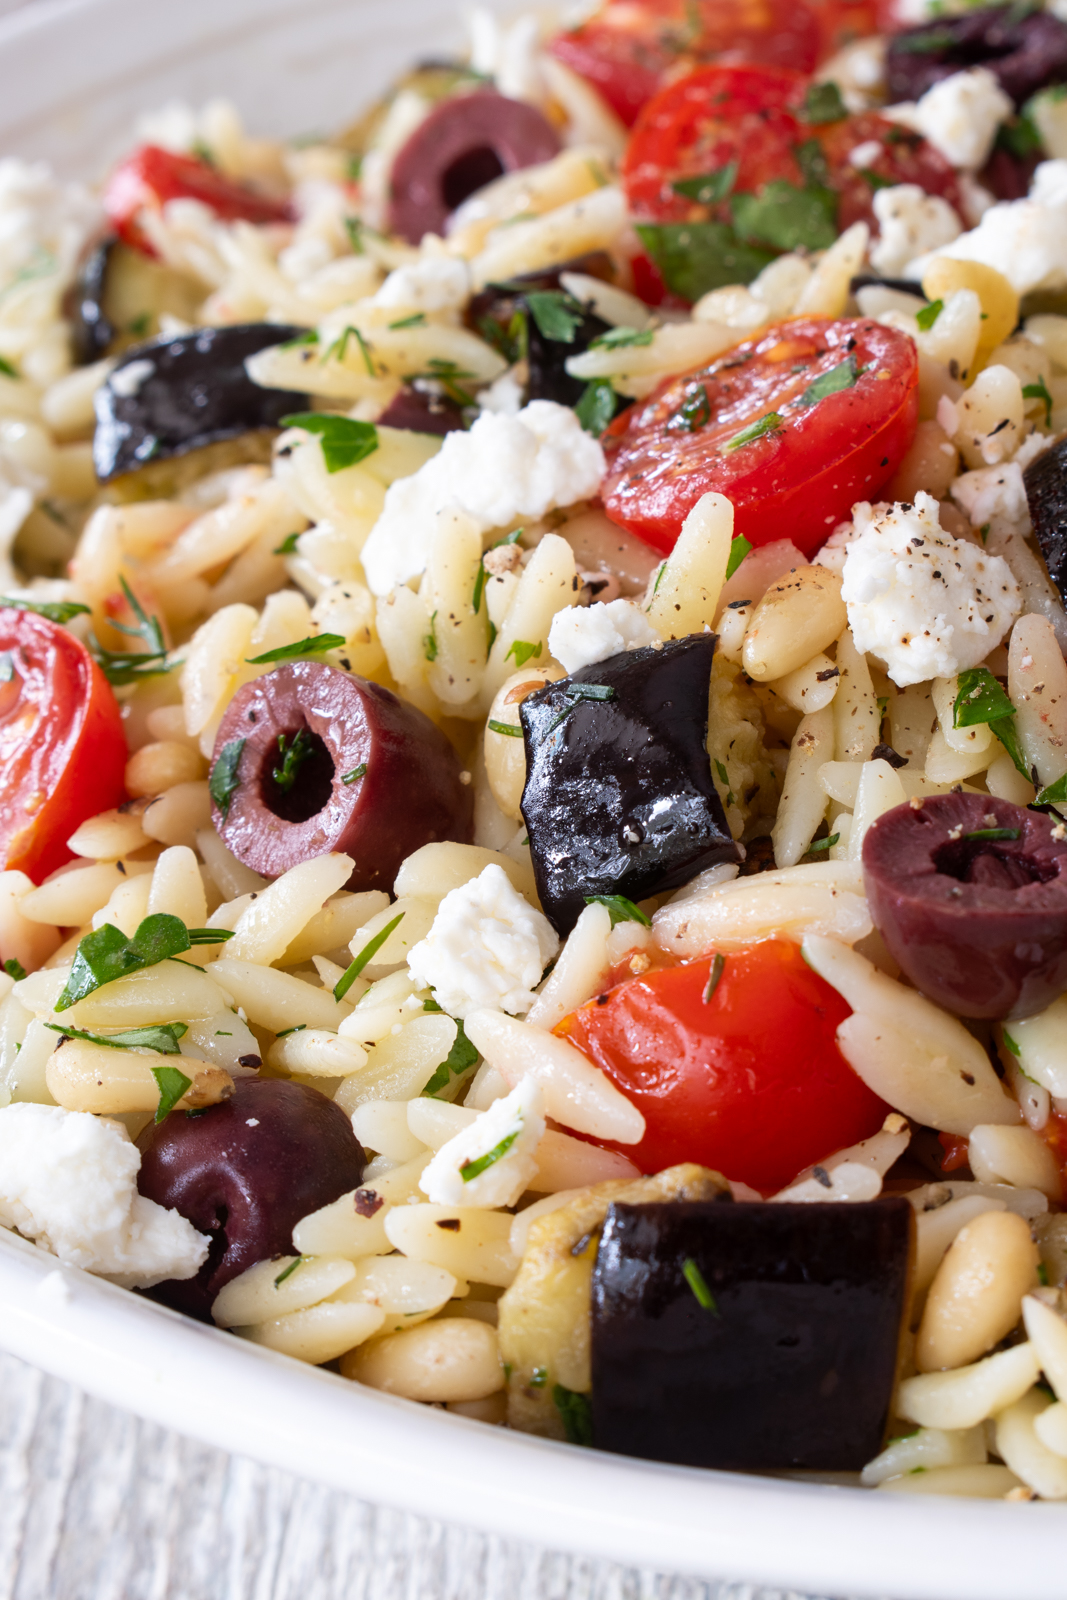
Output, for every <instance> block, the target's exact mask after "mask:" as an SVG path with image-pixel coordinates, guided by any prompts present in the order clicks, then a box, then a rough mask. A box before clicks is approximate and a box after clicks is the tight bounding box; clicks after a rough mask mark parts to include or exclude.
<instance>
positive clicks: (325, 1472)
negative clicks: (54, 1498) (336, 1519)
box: [0, 0, 1067, 1600]
mask: <svg viewBox="0 0 1067 1600" xmlns="http://www.w3.org/2000/svg"><path fill="white" fill-rule="evenodd" d="M458 9H459V0H300V3H299V4H296V5H294V4H293V3H292V0H182V3H181V5H180V6H174V5H170V4H166V3H164V0H40V3H38V4H35V5H33V6H32V7H30V8H29V9H28V10H26V11H22V12H16V13H15V14H14V15H12V16H9V17H7V18H6V19H4V20H2V21H0V81H2V82H3V85H4V93H3V96H2V97H0V152H2V153H3V154H18V155H23V156H28V157H33V156H43V157H46V158H48V159H49V160H51V161H53V162H54V163H55V164H56V166H57V167H58V168H59V169H60V170H61V171H63V172H65V173H69V174H71V175H81V176H87V177H95V176H97V175H98V174H99V173H100V171H101V170H102V168H103V166H104V165H105V163H106V161H107V160H108V159H109V158H110V157H111V156H113V155H114V154H116V153H117V152H118V151H120V150H121V149H122V148H123V147H124V145H125V144H126V143H127V142H128V138H129V127H130V123H131V120H132V118H133V117H134V116H135V115H136V114H137V113H138V112H139V111H144V110H148V109H151V108H153V107H157V106H159V105H161V104H162V103H163V102H165V101H166V100H168V99H170V98H172V97H181V98H184V99H187V100H189V101H192V102H194V103H195V102H200V101H202V100H204V99H207V98H209V97H210V96H212V95H217V94H225V95H227V96H229V97H230V98H231V99H233V100H234V101H235V102H236V103H237V105H238V107H239V108H240V110H241V111H242V113H243V114H244V115H245V117H246V119H247V121H248V122H249V124H250V126H251V128H252V130H253V131H258V132H268V133H278V134H296V133H303V132H307V131H309V130H313V129H325V128H330V127H331V126H336V125H338V124H340V123H342V122H344V121H345V120H347V119H349V118H350V117H351V116H352V115H353V114H354V113H355V112H356V111H357V110H358V109H359V107H360V105H361V104H362V103H364V102H365V101H366V100H367V99H368V98H369V97H370V96H372V95H373V94H374V92H375V90H376V88H377V87H378V86H379V85H380V84H383V83H385V82H386V81H388V78H389V76H390V74H391V73H392V72H394V71H395V70H396V69H397V68H399V67H401V66H402V65H404V64H405V62H407V61H408V60H410V58H411V57H412V56H413V55H419V56H426V55H429V54H432V53H433V52H435V51H437V52H440V51H442V50H447V49H448V48H449V46H452V47H454V46H455V45H456V43H457V42H458V37H459V26H458V21H457V13H458ZM0 1345H2V1346H3V1347H4V1348H5V1349H7V1350H9V1351H11V1352H12V1353H13V1354H14V1355H16V1356H21V1357H22V1358H23V1360H25V1361H29V1362H32V1363H34V1364H35V1365H36V1366H39V1367H43V1368H44V1369H45V1370H46V1371H48V1372H51V1373H54V1374H55V1375H56V1376H57V1377H61V1378H65V1379H67V1380H68V1381H70V1382H71V1383H74V1384H77V1385H78V1386H79V1387H81V1388H83V1389H87V1390H89V1391H90V1393H92V1394H95V1395H98V1396H100V1398H102V1399H104V1400H107V1401H110V1402H112V1403H113V1404H116V1405H120V1406H125V1407H127V1408H129V1409H130V1410H133V1411H136V1412H138V1413H139V1414H140V1415H141V1416H144V1417H147V1418H149V1419H150V1420H152V1421H154V1422H159V1423H162V1424H164V1425H165V1426H169V1427H172V1428H177V1429H179V1430H180V1431H182V1432H184V1433H188V1434H193V1435H195V1436H196V1437H197V1438H200V1439H203V1440H206V1441H207V1442H209V1443H211V1444H214V1445H218V1446H220V1447H221V1448H223V1449H226V1450H232V1451H236V1452H238V1453H239V1454H241V1455H247V1456H252V1457H254V1458H255V1459H257V1460H259V1461H263V1462H266V1463H268V1464H270V1465H272V1466H277V1467H281V1468H284V1469H285V1470H287V1471H290V1472H296V1473H300V1474H303V1475H304V1476H306V1477H309V1478H313V1479H317V1480H319V1481H321V1482H323V1483H327V1484H330V1485H331V1486H333V1487H335V1488H340V1489H346V1490H350V1491H351V1492H353V1493H354V1494H357V1495H360V1496H362V1497H364V1498H368V1499H371V1500H375V1501H378V1502H385V1503H388V1504H390V1505H393V1506H398V1507H401V1508H404V1509H406V1510H411V1511H415V1512H419V1513H421V1514H423V1515H425V1516H432V1517H440V1518H445V1519H450V1520H454V1521H457V1522H464V1523H473V1524H476V1525H477V1526H479V1527H481V1528H485V1529H489V1530H492V1531H494V1532H498V1533H501V1534H504V1535H508V1536H512V1537H517V1538H524V1539H532V1540H536V1541H537V1542H539V1543H547V1544H550V1545H558V1546H566V1547H568V1548H571V1549H574V1550H581V1551H583V1552H586V1553H588V1554H592V1555H598V1556H605V1557H608V1558H610V1559H611V1560H613V1561H617V1562H623V1563H632V1564H634V1565H637V1566H643V1567H651V1568H655V1569H657V1570H660V1571H663V1570H674V1571H680V1572H687V1573H694V1574H697V1573H699V1574H701V1575H702V1576H706V1577H709V1578H741V1579H749V1580H754V1581H756V1582H762V1583H768V1584H773V1585H780V1586H782V1587H785V1588H790V1589H794V1588H800V1589H806V1590H812V1591H816V1590H817V1591H818V1592H820V1593H829V1594H838V1595H841V1594H846V1593H847V1594H850V1595H855V1596H875V1595H883V1596H884V1595H887V1594H891V1595H893V1596H894V1597H895V1600H1006V1597H1008V1596H1011V1597H1012V1600H1062V1595H1063V1592H1064V1577H1063V1572H1062V1560H1063V1557H1062V1551H1063V1543H1064V1539H1065V1536H1067V1511H1065V1510H1064V1509H1063V1508H1061V1507H1058V1506H1054V1505H1007V1504H1003V1503H999V1502H996V1503H992V1502H989V1501H966V1500H958V1499H934V1498H912V1497H910V1496H909V1497H902V1496H896V1495H890V1494H868V1493H863V1492H861V1491H857V1490H852V1489H841V1488H835V1487H829V1486H825V1487H824V1486H821V1485H812V1484H797V1483H791V1482H785V1481H782V1480H775V1479H767V1478H755V1477H747V1476H742V1475H739V1474H734V1473H721V1472H699V1471H694V1470H691V1469H688V1468H680V1467H667V1466H660V1465H655V1464H651V1463H648V1462H643V1461H634V1460H629V1459H627V1458H625V1457H622V1456H611V1455H601V1454H597V1453H595V1452H593V1451H588V1450H577V1449H574V1448H571V1447H569V1446H564V1445H556V1444H550V1443H547V1442H546V1441H544V1440H540V1439H532V1438H529V1437H527V1436H525V1435H523V1434H518V1433H508V1432H506V1431H504V1430H502V1429H496V1428H488V1427H485V1426H483V1425H481V1424H479V1423H474V1422H468V1421H466V1420H465V1419H464V1418H461V1417H456V1416H450V1415H447V1414H446V1413H444V1412H441V1411H432V1410H428V1409H426V1408H424V1407H420V1406H416V1405H413V1404H411V1403H409V1402H407V1401H404V1400H395V1399H391V1398H390V1397H388V1396H386V1395H382V1394H378V1393H376V1392H375V1391H373V1390H369V1389H361V1388H359V1387H357V1386H356V1385H354V1384H349V1383H345V1382H344V1381H343V1380H342V1379H340V1378H338V1377H335V1376H334V1375H333V1374H332V1373H328V1372H320V1371H317V1370H315V1369H313V1368H309V1367H305V1366H301V1365H299V1364H298V1363H297V1362H295V1361H290V1360H287V1359H286V1358H285V1357H282V1356H277V1355H273V1354H272V1353H271V1352H269V1351H265V1350H261V1349H257V1348H255V1347H253V1346H251V1345H248V1344H244V1343H241V1342H240V1341H238V1340H236V1339H234V1338H232V1337H231V1336H229V1335H227V1334H224V1333H221V1332H219V1331H218V1330H216V1329H213V1328H205V1327H203V1326H201V1325H200V1324H199V1323H195V1322H190V1321H188V1320H186V1319H185V1318H182V1317H179V1316H177V1315H176V1314H175V1313H173V1312H171V1311H167V1310H165V1309H164V1308H162V1307H160V1306H156V1305H153V1304H152V1303H151V1302H149V1301H146V1300H142V1299H139V1298H138V1297H136V1296H134V1295H131V1294H127V1293H125V1292H124V1291H122V1290H119V1289H115V1288H113V1287H112V1286H111V1285H110V1284H107V1283H103V1282H101V1281H100V1280H99V1279H94V1278H92V1277H90V1276H89V1275H88V1274H86V1273H83V1272H79V1271H78V1270H76V1269H72V1268H66V1267H60V1266H59V1265H58V1263H57V1262H56V1261H55V1260H54V1258H52V1257H51V1256H48V1255H46V1254H44V1253H43V1252H41V1251H39V1250H36V1249H34V1248H33V1247H32V1246H31V1245H28V1244H26V1243H25V1242H24V1241H22V1240H20V1239H18V1238H17V1237H15V1236H14V1235H12V1234H8V1233H0Z"/></svg>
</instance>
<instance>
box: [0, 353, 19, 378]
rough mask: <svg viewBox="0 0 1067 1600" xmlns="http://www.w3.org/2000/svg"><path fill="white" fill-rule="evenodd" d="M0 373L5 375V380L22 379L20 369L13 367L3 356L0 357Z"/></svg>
mask: <svg viewBox="0 0 1067 1600" xmlns="http://www.w3.org/2000/svg"><path fill="white" fill-rule="evenodd" d="M0 372H2V373H3V375H4V377H5V378H18V377H21V373H20V372H19V370H18V368H17V367H13V366H12V365H11V362H10V361H7V360H5V359H4V357H3V356H0Z"/></svg>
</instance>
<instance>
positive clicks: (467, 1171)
mask: <svg viewBox="0 0 1067 1600" xmlns="http://www.w3.org/2000/svg"><path fill="white" fill-rule="evenodd" d="M521 1132H522V1129H521V1128H516V1129H515V1130H514V1132H512V1133H508V1134H505V1136H504V1138H503V1139H501V1141H500V1143H499V1144H495V1145H494V1146H493V1148H492V1149H491V1150H487V1151H486V1152H485V1154H484V1156H477V1157H475V1159H474V1160H473V1161H464V1163H463V1165H462V1166H461V1167H460V1169H459V1175H460V1177H461V1178H462V1179H463V1182H464V1183H472V1182H473V1180H474V1179H475V1178H480V1177H481V1175H482V1173H483V1172H486V1171H488V1169H489V1168H490V1167H495V1166H496V1164H497V1162H498V1161H502V1160H503V1159H504V1157H505V1156H506V1155H507V1153H508V1151H509V1150H510V1149H511V1147H512V1145H513V1144H514V1143H515V1140H516V1139H517V1138H518V1137H519V1134H520V1133H521Z"/></svg>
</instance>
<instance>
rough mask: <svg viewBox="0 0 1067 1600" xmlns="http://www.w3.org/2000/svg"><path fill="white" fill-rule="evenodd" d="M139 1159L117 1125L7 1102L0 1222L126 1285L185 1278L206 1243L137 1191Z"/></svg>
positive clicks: (0, 1135) (1, 1135) (0, 1121)
mask: <svg viewBox="0 0 1067 1600" xmlns="http://www.w3.org/2000/svg"><path fill="white" fill-rule="evenodd" d="M140 1165H141V1157H140V1153H139V1152H138V1150H137V1147H136V1145H134V1144H133V1143H132V1142H131V1140H130V1137H129V1135H128V1134H127V1132H126V1130H125V1128H124V1127H122V1125H121V1124H120V1123H117V1122H111V1121H108V1120H106V1119H104V1118H101V1117H93V1116H90V1115H89V1113H88V1112H85V1111H64V1110H63V1109H62V1107H60V1106H39V1105H33V1104H30V1103H27V1102H18V1103H16V1104H15V1105H10V1106H6V1107H5V1108H4V1109H3V1110H0V1226H2V1227H5V1228H17V1229H18V1231H19V1232H20V1233H21V1234H22V1235H23V1236H24V1237H25V1238H27V1239H34V1240H36V1241H37V1243H38V1244H40V1245H41V1246H42V1247H43V1248H44V1249H46V1250H51V1251H52V1252H53V1254H55V1255H57V1256H58V1257H59V1259H60V1260H61V1261H65V1262H66V1263H67V1264H68V1265H69V1266H74V1267H85V1268H86V1269H87V1270H88V1271H90V1272H96V1273H99V1274H100V1275H101V1276H102V1277H105V1278H111V1279H112V1280H113V1281H114V1282H117V1283H121V1284H123V1285H124V1286H125V1287H126V1288H137V1289H149V1288H151V1287H152V1285H153V1284H156V1283H162V1282H163V1280H164V1279H166V1278H191V1277H193V1275H194V1274H195V1273H196V1272H198V1271H199V1269H200V1267H201V1266H203V1264H204V1261H205V1260H206V1259H207V1252H208V1245H209V1242H210V1241H209V1240H208V1239H206V1238H205V1237H204V1235H203V1234H202V1233H197V1231H196V1229H195V1228H194V1227H193V1226H192V1224H191V1223H189V1222H186V1220H185V1218H184V1217H183V1216H181V1215H179V1213H178V1212H177V1211H168V1210H165V1209H164V1207H163V1206H159V1205H156V1203H155V1202H154V1201H153V1200H146V1199H144V1197H143V1196H142V1195H139V1194H138V1193H137V1173H138V1170H139V1168H140Z"/></svg>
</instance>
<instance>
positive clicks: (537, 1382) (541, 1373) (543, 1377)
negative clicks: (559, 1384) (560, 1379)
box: [530, 1367, 548, 1389]
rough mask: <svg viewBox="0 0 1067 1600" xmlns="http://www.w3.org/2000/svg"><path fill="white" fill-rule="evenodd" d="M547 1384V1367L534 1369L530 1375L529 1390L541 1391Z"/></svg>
mask: <svg viewBox="0 0 1067 1600" xmlns="http://www.w3.org/2000/svg"><path fill="white" fill-rule="evenodd" d="M547 1382H548V1368H547V1367H534V1369H533V1371H532V1372H531V1373H530V1388H531V1389H543V1388H544V1386H545V1384H546V1383H547Z"/></svg>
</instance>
